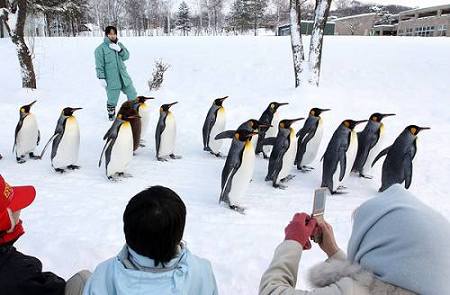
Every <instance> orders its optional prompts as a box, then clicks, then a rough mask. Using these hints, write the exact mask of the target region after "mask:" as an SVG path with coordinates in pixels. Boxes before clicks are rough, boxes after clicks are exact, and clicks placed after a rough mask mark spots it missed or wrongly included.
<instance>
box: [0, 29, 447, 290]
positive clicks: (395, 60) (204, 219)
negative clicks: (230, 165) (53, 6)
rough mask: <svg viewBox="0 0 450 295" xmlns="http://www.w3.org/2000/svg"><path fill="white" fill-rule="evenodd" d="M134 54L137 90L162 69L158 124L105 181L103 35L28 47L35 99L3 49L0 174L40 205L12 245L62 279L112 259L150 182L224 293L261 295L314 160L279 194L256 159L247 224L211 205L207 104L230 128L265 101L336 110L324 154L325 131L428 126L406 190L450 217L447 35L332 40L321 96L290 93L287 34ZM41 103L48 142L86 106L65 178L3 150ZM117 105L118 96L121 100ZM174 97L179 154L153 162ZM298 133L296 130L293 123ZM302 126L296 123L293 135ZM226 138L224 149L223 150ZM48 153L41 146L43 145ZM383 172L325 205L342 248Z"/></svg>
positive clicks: (198, 41) (150, 46)
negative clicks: (97, 51)
mask: <svg viewBox="0 0 450 295" xmlns="http://www.w3.org/2000/svg"><path fill="white" fill-rule="evenodd" d="M122 41H123V42H124V43H125V44H126V46H128V48H129V50H130V51H131V59H130V60H129V61H128V62H127V65H128V69H129V72H130V74H131V76H132V77H133V79H134V82H135V85H136V87H137V89H138V92H139V93H140V94H148V92H147V87H146V81H147V79H148V78H149V77H150V74H151V71H152V68H153V62H154V60H155V59H158V58H162V59H163V60H164V61H166V62H168V63H170V65H171V68H170V70H169V71H168V74H167V78H166V79H167V80H166V81H165V83H164V85H163V86H164V87H163V89H162V90H161V91H159V92H158V93H155V94H154V95H155V96H156V97H157V100H156V101H154V102H153V104H152V106H153V109H154V115H153V118H152V122H151V128H150V130H149V133H148V134H146V135H145V138H146V139H147V143H148V147H146V148H144V149H141V150H139V152H138V154H137V155H136V157H135V159H134V160H133V162H132V163H131V165H130V167H129V172H130V173H131V174H133V175H134V177H133V178H131V179H127V180H125V181H122V182H119V183H110V182H109V181H107V180H106V178H105V175H104V168H101V169H100V168H98V167H97V160H98V157H99V155H100V151H101V148H102V145H103V141H102V140H101V138H102V136H103V135H104V133H105V131H106V130H107V128H108V127H109V125H110V124H109V122H108V121H107V120H106V119H105V116H106V114H105V94H104V91H103V90H102V89H101V88H100V87H99V86H98V82H97V80H96V78H95V72H94V65H93V63H94V60H93V50H94V48H95V46H96V45H98V44H99V43H100V42H101V39H98V38H85V39H83V38H71V39H63V38H52V39H37V40H36V48H35V54H36V59H35V61H36V68H37V74H38V78H39V80H38V87H39V90H38V91H35V92H33V93H26V92H25V91H23V90H21V89H20V82H19V81H20V78H19V70H18V63H17V59H16V56H15V49H14V47H13V46H12V45H11V43H10V41H9V40H4V39H3V40H0V56H2V59H1V60H0V106H1V108H0V110H1V125H2V128H1V129H0V152H1V153H2V154H3V156H4V159H3V160H1V161H0V172H1V173H2V174H3V175H4V176H5V178H6V179H8V180H9V182H11V183H13V184H34V185H36V187H37V191H38V195H37V198H36V201H35V203H34V204H33V205H32V206H31V207H30V208H29V209H27V210H25V211H24V212H23V216H22V217H23V220H24V226H25V228H26V230H27V234H26V235H25V236H24V237H22V238H21V239H20V241H19V242H18V244H17V246H18V247H19V249H21V250H23V251H24V252H25V253H29V254H32V255H36V256H37V257H39V258H41V259H42V260H43V263H44V267H45V268H46V269H48V270H51V271H54V272H56V273H58V274H60V275H62V276H64V277H66V278H68V277H69V276H70V275H71V274H73V273H74V272H76V271H77V270H80V269H82V268H88V269H93V268H94V267H95V266H96V265H97V264H98V263H99V262H101V261H103V260H105V259H106V258H109V257H111V256H113V255H115V254H116V253H117V252H118V251H119V250H120V248H121V246H122V245H123V243H124V239H123V234H122V213H123V210H124V208H125V205H126V203H127V201H128V200H129V198H130V197H131V196H132V195H134V194H135V193H137V192H139V191H140V190H142V189H143V188H145V187H147V186H149V185H155V184H162V185H167V186H170V187H171V188H173V189H174V190H175V191H177V192H178V193H179V194H180V195H181V196H182V198H183V199H184V201H185V202H186V204H187V207H188V220H187V226H186V232H185V240H186V241H187V243H188V247H189V248H190V249H191V250H192V252H193V253H195V254H198V255H200V256H203V257H206V258H208V259H209V260H210V261H211V262H212V264H213V268H214V271H215V274H216V278H217V281H218V284H219V288H220V292H221V294H256V293H257V288H258V284H259V280H260V277H261V274H262V273H263V271H264V270H265V269H266V267H267V265H268V263H269V262H270V260H271V258H272V253H273V250H274V249H275V247H276V245H277V244H278V243H279V242H280V241H281V240H282V239H283V236H284V235H283V229H284V227H285V225H286V224H287V223H288V221H289V220H290V218H291V217H292V215H293V214H294V212H297V211H306V212H310V211H311V206H312V202H311V201H312V192H313V189H314V188H316V187H318V186H319V185H320V177H321V165H320V163H319V162H318V161H316V163H315V165H314V166H315V167H316V170H315V171H313V172H312V173H310V174H301V173H297V172H296V171H293V173H295V174H296V178H295V179H294V180H292V181H291V182H290V183H289V188H288V189H287V190H285V191H281V190H277V189H274V188H272V187H271V186H270V185H269V184H268V183H266V182H264V176H265V173H266V169H267V162H266V161H264V160H262V159H260V158H259V159H257V163H256V167H255V175H254V178H253V179H254V181H253V182H252V183H251V184H250V185H249V188H248V191H247V195H246V198H245V200H244V205H246V206H247V207H248V211H247V214H246V215H240V214H237V213H235V212H232V211H230V210H227V209H225V208H222V207H220V206H218V204H217V201H218V197H219V191H220V173H221V169H222V167H223V164H224V160H223V159H217V158H214V157H210V156H209V155H208V154H205V153H204V152H203V151H202V143H201V142H202V140H201V127H202V124H203V120H204V117H205V115H206V112H207V111H208V109H209V107H210V104H211V101H212V99H213V98H216V97H219V96H224V95H229V96H230V98H229V99H228V100H227V101H226V102H225V108H226V111H227V118H228V127H230V128H235V127H237V126H238V125H239V124H240V123H241V122H242V121H244V120H246V119H248V118H258V117H259V116H260V114H261V113H262V111H263V110H264V109H265V107H266V105H267V104H268V102H269V101H272V100H277V101H288V102H290V103H291V104H290V106H289V107H285V108H281V109H280V111H281V114H282V117H286V118H294V117H299V116H306V115H307V112H308V110H309V109H310V108H311V107H322V108H331V109H333V111H332V112H329V113H327V114H326V115H325V116H324V120H325V133H324V139H323V142H322V147H321V151H320V154H322V153H323V150H324V148H325V145H326V144H327V142H328V140H329V138H330V137H331V134H332V132H333V131H334V130H335V128H336V127H337V125H338V124H339V123H340V122H341V121H342V120H343V119H346V118H352V119H358V120H359V119H366V118H368V116H369V115H370V114H371V113H373V112H376V111H379V112H395V113H397V114H398V115H397V116H396V117H393V118H387V119H386V120H385V125H386V136H387V137H388V139H387V140H388V142H391V141H392V140H393V139H394V138H395V137H396V136H397V135H398V134H399V133H400V132H401V130H402V129H403V128H404V127H405V126H407V125H409V124H412V123H414V124H418V125H420V126H423V125H425V126H431V127H432V129H431V131H427V132H423V134H420V141H419V143H418V153H417V156H416V161H415V164H414V177H413V183H412V187H411V191H412V192H414V193H416V194H417V195H418V196H419V197H420V198H421V199H422V200H423V201H424V202H425V203H427V204H429V205H431V206H432V207H434V208H435V209H436V210H438V211H440V212H441V213H443V214H444V215H445V216H446V217H447V218H450V217H449V216H450V201H449V195H450V189H449V187H448V180H449V178H448V174H449V173H448V171H449V170H450V148H449V146H450V137H449V136H448V134H449V133H448V131H449V130H450V112H449V111H448V110H449V101H450V96H449V93H450V91H449V90H450V86H449V80H450V74H449V68H450V56H449V54H448V53H449V52H450V38H383V37H377V38H374V37H328V36H327V37H326V40H325V48H324V56H323V72H322V80H321V85H322V87H321V88H320V89H312V90H311V89H299V90H294V89H293V88H292V84H293V73H292V69H291V67H292V66H291V55H290V43H289V38H286V37H217V38H207V37H197V38H177V37H174V38H170V37H169V38H164V37H162V38H157V37H155V38H124V39H123V40H122ZM35 98H36V99H38V103H37V104H36V105H35V108H34V113H35V114H36V116H37V118H38V122H39V124H40V129H41V133H42V141H43V142H44V143H45V142H46V140H48V138H49V137H50V136H51V134H53V131H54V127H55V124H56V120H57V118H58V116H59V113H60V110H61V109H62V108H63V107H65V106H73V107H83V108H84V110H82V111H80V112H79V114H78V120H79V123H80V128H81V150H80V161H79V164H80V165H81V166H82V169H81V170H79V171H75V172H71V173H68V174H66V175H59V174H56V173H55V172H53V171H52V169H51V166H50V160H49V158H48V153H47V157H46V158H45V159H44V160H43V161H29V162H27V163H26V164H24V165H17V164H16V163H15V161H14V157H13V155H12V154H11V153H10V150H11V147H12V145H13V134H14V128H15V125H16V123H17V119H18V109H19V106H20V105H23V104H25V103H28V102H30V101H31V100H33V99H35ZM122 99H124V98H123V97H122ZM174 100H178V101H179V102H180V103H179V104H178V105H176V106H175V107H174V108H173V111H174V114H175V117H176V119H177V123H178V133H179V136H178V138H177V143H178V145H177V153H178V154H181V155H183V159H181V160H177V161H170V162H167V163H160V162H157V161H155V157H154V154H155V151H154V150H155V148H154V139H153V138H154V134H153V133H154V128H155V125H156V120H157V116H158V107H159V105H160V104H162V103H165V102H171V101H174ZM301 124H302V123H301ZM301 124H297V125H296V126H295V127H296V129H298V128H299V127H300V126H301ZM228 144H229V143H228V142H227V143H226V146H224V149H223V150H224V152H225V153H226V152H227V149H226V147H228ZM41 148H42V146H41V147H40V148H39V150H40V149H41ZM380 167H381V165H377V166H376V169H375V171H373V172H372V174H373V175H374V176H375V178H374V179H373V180H364V179H359V178H356V177H351V178H349V179H348V180H347V182H346V185H347V186H348V188H349V189H348V191H349V193H348V194H347V195H339V196H334V197H332V198H329V199H328V204H327V209H326V218H327V219H328V221H329V222H330V223H331V224H332V225H333V226H334V229H335V234H336V238H337V240H338V242H339V244H340V246H341V247H342V248H343V249H345V248H346V244H347V240H348V238H349V236H350V232H351V213H352V212H353V210H354V209H355V208H356V207H357V206H358V205H359V204H361V203H362V202H364V201H365V200H368V199H369V198H370V197H372V196H373V195H374V194H376V191H377V189H378V187H379V185H380V180H379V179H380ZM324 258H325V257H324V255H323V254H322V253H321V251H320V249H319V248H318V247H315V248H314V249H312V250H311V251H309V252H307V253H305V254H304V256H303V257H302V261H301V276H300V278H299V281H300V286H305V284H306V282H305V278H306V269H307V268H308V267H310V266H311V265H313V264H315V263H318V262H320V261H321V260H322V259H324Z"/></svg>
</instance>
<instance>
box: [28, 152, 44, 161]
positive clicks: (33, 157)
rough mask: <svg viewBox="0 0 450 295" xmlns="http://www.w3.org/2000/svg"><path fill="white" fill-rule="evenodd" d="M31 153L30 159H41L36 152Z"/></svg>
mask: <svg viewBox="0 0 450 295" xmlns="http://www.w3.org/2000/svg"><path fill="white" fill-rule="evenodd" d="M29 155H30V159H33V160H40V159H41V157H40V156H36V155H35V154H34V153H29Z"/></svg>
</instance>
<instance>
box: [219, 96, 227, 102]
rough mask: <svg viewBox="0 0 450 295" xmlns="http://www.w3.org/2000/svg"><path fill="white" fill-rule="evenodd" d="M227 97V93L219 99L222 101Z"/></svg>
mask: <svg viewBox="0 0 450 295" xmlns="http://www.w3.org/2000/svg"><path fill="white" fill-rule="evenodd" d="M227 98H228V95H227V96H224V97H221V98H220V100H221V101H224V100H225V99H227Z"/></svg>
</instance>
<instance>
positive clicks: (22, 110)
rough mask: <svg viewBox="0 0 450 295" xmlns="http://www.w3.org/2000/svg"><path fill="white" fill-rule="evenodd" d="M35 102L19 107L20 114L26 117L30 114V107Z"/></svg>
mask: <svg viewBox="0 0 450 295" xmlns="http://www.w3.org/2000/svg"><path fill="white" fill-rule="evenodd" d="M36 101H37V100H35V101H33V102H32V103H30V104H26V105H24V106H22V107H20V114H24V115H28V114H29V113H30V109H31V107H32V106H33V105H34V104H35V103H36Z"/></svg>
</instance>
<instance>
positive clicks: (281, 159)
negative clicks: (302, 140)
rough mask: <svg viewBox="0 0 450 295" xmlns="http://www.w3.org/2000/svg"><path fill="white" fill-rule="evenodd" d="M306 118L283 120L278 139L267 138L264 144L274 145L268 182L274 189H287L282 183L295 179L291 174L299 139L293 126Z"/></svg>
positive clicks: (279, 126)
mask: <svg viewBox="0 0 450 295" xmlns="http://www.w3.org/2000/svg"><path fill="white" fill-rule="evenodd" d="M303 119H304V118H298V119H292V120H287V119H286V120H281V121H280V123H279V124H278V135H277V137H267V138H265V139H264V141H263V142H262V144H263V145H272V146H273V150H272V153H271V154H270V158H269V168H268V172H267V176H266V181H272V185H273V187H276V188H281V189H285V188H286V186H285V185H283V184H281V182H287V181H289V180H290V179H292V178H293V176H292V175H290V174H289V172H290V171H291V169H292V166H293V165H294V161H295V154H296V152H297V139H296V135H295V130H294V128H292V127H291V125H292V124H293V123H294V122H297V121H300V120H303Z"/></svg>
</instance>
